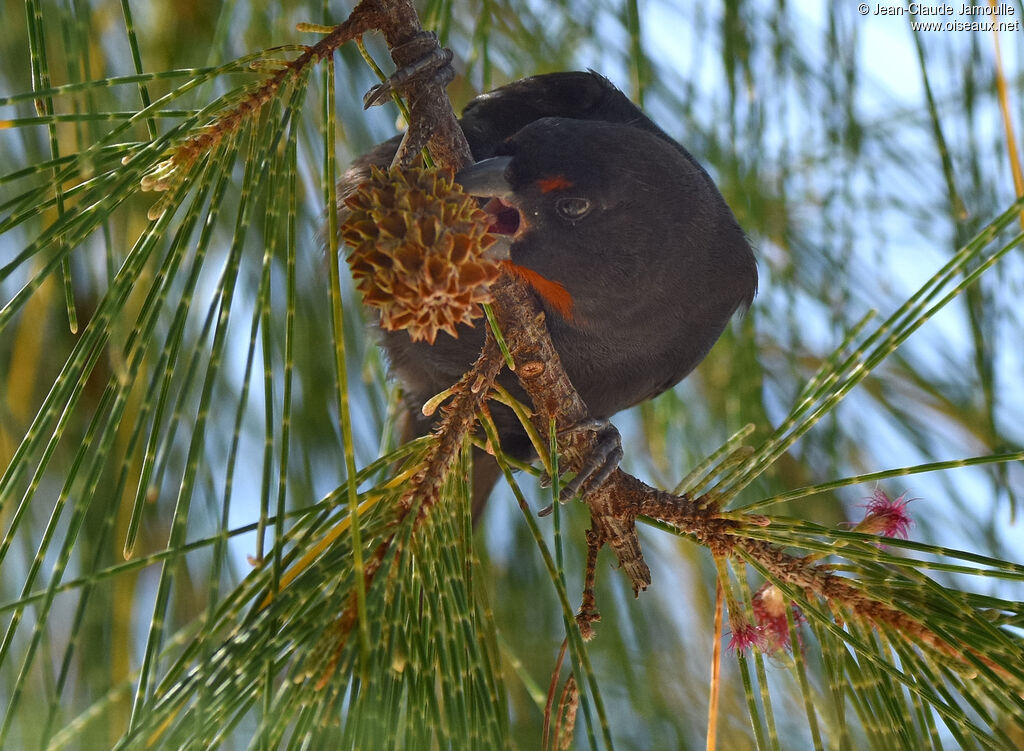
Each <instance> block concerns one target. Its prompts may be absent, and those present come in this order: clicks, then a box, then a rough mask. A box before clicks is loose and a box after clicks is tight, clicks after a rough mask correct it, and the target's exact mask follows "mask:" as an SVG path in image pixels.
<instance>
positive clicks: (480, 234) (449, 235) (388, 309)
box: [341, 167, 501, 344]
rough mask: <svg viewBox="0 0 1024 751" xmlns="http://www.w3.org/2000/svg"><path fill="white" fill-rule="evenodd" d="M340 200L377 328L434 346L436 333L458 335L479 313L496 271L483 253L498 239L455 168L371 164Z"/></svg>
mask: <svg viewBox="0 0 1024 751" xmlns="http://www.w3.org/2000/svg"><path fill="white" fill-rule="evenodd" d="M345 205H346V206H347V207H348V209H349V212H350V213H349V215H348V216H347V217H346V218H345V220H344V221H343V223H342V225H341V237H342V239H343V240H344V241H345V242H346V243H347V244H348V245H349V246H350V247H351V248H352V252H351V253H350V254H349V256H348V265H349V268H350V269H351V270H352V278H353V279H354V280H355V282H356V288H357V289H358V290H359V291H360V292H361V293H362V295H363V302H364V303H365V304H366V305H368V306H369V307H372V308H376V309H377V310H378V311H379V314H380V325H381V327H382V328H385V329H388V330H392V331H393V330H396V329H406V330H408V332H409V336H411V337H412V339H413V340H414V341H416V340H426V341H427V342H430V343H431V344H433V343H434V340H435V338H436V337H437V334H438V332H439V331H446V332H448V333H449V334H451V335H452V336H457V335H458V334H457V331H456V328H455V327H456V326H457V325H458V324H460V323H467V324H470V325H472V323H473V320H474V319H476V318H479V317H480V316H481V315H483V311H482V309H481V307H480V305H481V304H482V303H488V302H490V301H491V293H490V285H491V284H492V283H493V282H494V281H496V280H497V278H498V275H499V273H500V270H501V269H500V265H499V263H498V262H497V261H495V260H492V259H490V258H487V257H486V256H485V255H484V252H485V251H486V250H487V249H488V248H489V247H490V246H491V245H493V244H494V242H495V238H494V237H493V236H492V235H490V234H489V233H488V232H487V228H488V226H489V223H490V218H489V216H488V214H487V213H486V212H484V211H483V210H482V209H480V208H479V207H478V206H477V202H476V200H475V199H474V198H473V197H472V196H469V195H466V194H465V193H464V192H463V191H462V187H461V186H460V185H458V184H457V183H455V179H454V175H453V172H452V170H450V169H449V170H428V169H420V168H413V169H407V170H400V169H397V168H392V169H390V170H389V171H387V172H384V171H383V170H381V169H378V168H377V167H374V168H372V171H371V175H370V179H369V180H368V181H366V182H364V183H363V184H362V185H360V186H359V187H358V188H357V189H356V190H355V191H354V192H353V193H352V194H351V195H350V196H349V197H348V198H346V199H345Z"/></svg>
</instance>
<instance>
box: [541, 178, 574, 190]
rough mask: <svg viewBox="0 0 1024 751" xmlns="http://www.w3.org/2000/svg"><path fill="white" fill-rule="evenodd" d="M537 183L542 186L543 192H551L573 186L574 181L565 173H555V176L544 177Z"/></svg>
mask: <svg viewBox="0 0 1024 751" xmlns="http://www.w3.org/2000/svg"><path fill="white" fill-rule="evenodd" d="M537 185H538V186H539V187H540V192H541V193H550V192H551V191H553V190H565V189H566V188H571V187H572V182H571V181H569V180H568V179H567V178H566V177H565V175H555V176H554V177H542V178H541V179H540V180H538V181H537Z"/></svg>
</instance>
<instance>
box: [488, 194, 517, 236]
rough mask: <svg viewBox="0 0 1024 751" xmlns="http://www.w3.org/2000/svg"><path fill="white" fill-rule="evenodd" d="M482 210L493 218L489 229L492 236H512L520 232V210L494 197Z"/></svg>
mask: <svg viewBox="0 0 1024 751" xmlns="http://www.w3.org/2000/svg"><path fill="white" fill-rule="evenodd" d="M482 208H483V210H484V211H486V212H487V213H488V214H490V215H491V217H492V219H491V226H490V227H488V230H489V231H490V233H491V234H492V235H509V236H512V235H515V234H516V233H517V232H519V226H520V214H519V209H517V208H516V207H515V206H513V205H511V204H509V203H506V202H505V201H502V200H501V199H500V198H498V197H494V198H491V199H490V200H489V201H487V203H485V204H484V205H483V207H482Z"/></svg>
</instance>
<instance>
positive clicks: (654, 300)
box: [339, 71, 758, 518]
mask: <svg viewBox="0 0 1024 751" xmlns="http://www.w3.org/2000/svg"><path fill="white" fill-rule="evenodd" d="M459 122H460V125H461V127H462V130H463V132H464V133H465V135H466V139H467V141H468V143H469V146H470V150H471V151H472V154H473V158H474V160H475V164H473V165H471V166H469V167H468V168H466V169H464V170H462V171H461V172H459V173H458V174H457V175H456V181H458V182H460V183H461V184H462V185H463V187H464V188H465V190H466V192H467V193H470V194H471V195H474V196H478V197H479V199H480V202H481V205H482V206H483V208H484V210H485V211H487V212H488V214H490V217H491V218H490V221H491V226H490V232H491V233H492V234H496V235H500V236H504V239H505V241H506V244H507V252H508V259H507V260H506V261H505V262H504V267H505V269H506V271H508V272H510V273H512V274H513V275H515V276H517V277H519V278H520V279H522V280H523V281H524V282H525V283H526V284H527V285H529V288H530V290H531V291H532V292H533V293H534V294H535V295H536V298H537V300H538V303H539V305H540V307H541V308H542V309H543V311H544V313H545V318H546V324H547V327H548V330H549V332H550V335H551V340H552V343H553V345H554V347H555V349H556V351H557V352H558V354H559V356H560V358H561V360H562V364H563V366H564V367H565V370H566V372H567V374H568V376H569V379H570V381H571V382H572V384H573V386H574V387H575V388H576V390H577V391H578V393H579V395H580V397H581V398H582V400H583V402H584V403H585V404H586V406H587V411H588V416H589V418H590V419H592V420H594V421H605V420H608V419H609V418H611V417H612V416H613V415H614V414H616V413H617V412H620V411H621V410H624V409H627V408H629V407H632V406H634V405H637V404H640V403H641V402H645V401H647V400H649V399H653V398H654V397H656V396H658V395H659V394H661V393H662V392H664V391H665V390H667V389H670V388H672V387H673V386H675V385H676V384H677V383H679V382H680V381H681V380H682V379H683V378H685V377H686V376H687V375H688V374H689V373H691V372H692V371H693V369H694V368H695V367H696V366H697V365H698V364H699V363H700V362H701V361H702V360H703V359H704V357H705V356H706V355H707V354H708V352H709V350H710V349H711V347H712V345H713V344H714V343H715V342H716V341H717V340H718V339H719V337H720V336H721V334H722V332H723V331H724V330H725V328H726V326H727V325H728V323H729V321H730V319H731V318H732V317H733V315H734V314H735V313H736V312H737V311H740V310H746V309H747V308H748V307H749V306H750V304H751V303H752V300H753V298H754V295H755V294H756V291H757V280H758V275H757V263H756V260H755V256H754V253H753V250H752V248H751V246H750V243H749V242H748V240H747V237H746V235H745V234H744V232H743V230H742V229H741V227H740V225H739V223H738V222H737V220H736V217H735V216H734V214H733V212H732V210H731V209H730V208H729V206H728V205H727V203H726V201H725V199H724V198H723V196H722V194H721V192H720V191H719V190H718V188H717V187H716V186H715V183H714V182H713V180H712V179H711V177H710V176H709V174H708V173H707V171H706V170H705V169H704V168H703V167H702V166H701V165H700V163H699V162H698V161H697V160H696V159H695V158H694V157H693V155H691V154H690V152H689V151H687V150H686V149H685V148H684V147H683V146H682V145H681V144H680V143H678V142H677V141H675V140H674V139H673V138H672V137H670V136H669V135H668V134H667V133H666V132H665V131H664V130H662V129H661V128H659V127H658V126H657V125H656V124H655V123H654V122H653V121H652V120H651V119H650V118H649V117H648V116H647V115H646V114H644V113H643V111H642V110H641V109H640V108H639V107H638V106H637V105H635V104H634V103H633V102H632V101H630V99H629V98H628V97H627V96H626V95H625V94H624V93H623V92H622V91H620V90H619V89H618V88H616V87H615V85H614V84H612V83H611V81H609V80H608V79H607V78H605V77H604V76H602V75H600V74H598V73H596V72H594V71H570V72H557V73H547V74H542V75H536V76H531V77H529V78H524V79H521V80H518V81H514V82H512V83H509V84H507V85H504V86H501V87H499V88H496V89H494V90H493V91H489V92H486V93H484V94H481V95H479V96H477V97H476V98H474V99H473V100H471V101H470V102H469V103H468V104H467V105H466V107H465V108H464V110H463V112H462V116H461V118H460V121H459ZM399 142H400V137H396V138H393V139H391V140H389V141H385V142H384V143H381V144H378V145H377V146H376V147H374V148H373V149H371V150H370V151H369V152H367V153H366V154H365V155H363V156H362V157H360V158H359V159H357V160H356V161H355V162H354V163H353V164H352V166H351V167H350V168H349V169H348V171H347V172H346V173H345V174H344V175H343V177H342V179H341V181H340V182H339V195H340V196H341V200H344V198H345V196H347V195H348V194H350V193H351V192H352V191H354V190H355V189H356V187H357V186H358V185H359V184H360V183H362V182H363V181H365V180H366V178H367V177H368V175H369V172H370V168H371V166H374V165H376V166H384V167H386V166H387V165H388V164H389V163H390V161H391V158H392V157H393V156H394V154H395V152H396V151H397V149H398V146H399ZM456 333H457V334H458V336H454V337H453V336H451V335H450V334H448V333H445V332H442V333H440V334H439V335H438V336H437V338H436V339H435V341H434V342H433V343H432V344H431V343H427V342H425V341H413V340H412V339H411V338H410V336H409V335H408V333H406V332H405V331H402V330H398V331H384V330H381V331H380V332H379V334H380V343H381V345H382V347H383V349H384V350H385V352H386V355H387V359H388V362H389V366H390V372H391V374H392V375H393V376H394V377H395V378H396V379H397V381H398V382H399V383H400V385H401V387H402V390H403V393H404V403H405V407H406V409H407V414H406V419H405V426H404V428H403V433H404V435H405V437H406V438H410V437H414V436H416V435H423V434H426V433H427V432H428V431H429V430H431V429H432V428H433V427H434V424H435V423H434V421H433V420H434V419H436V418H428V417H425V416H423V414H422V411H421V408H422V406H423V404H424V402H425V401H427V400H428V399H430V398H431V397H433V396H434V395H436V394H438V393H439V392H441V391H443V390H445V389H446V388H448V387H450V386H451V385H452V384H453V383H455V382H456V381H458V380H459V378H460V377H461V376H462V374H463V373H465V371H467V370H468V369H469V368H470V366H471V365H472V363H473V362H474V360H475V359H476V357H477V355H478V354H479V352H480V349H481V347H482V345H483V341H484V326H483V325H481V324H479V323H477V324H476V325H474V326H470V325H466V324H462V325H460V326H459V327H458V329H457V331H456ZM499 383H501V385H503V386H504V387H505V388H507V389H508V390H509V391H510V392H511V393H512V395H513V396H516V397H517V398H519V399H521V400H523V401H525V402H526V403H527V404H528V403H529V401H528V399H527V398H526V394H525V392H524V391H523V390H522V388H521V387H520V386H519V384H518V382H517V380H516V377H515V375H514V373H511V372H507V371H505V372H503V373H502V374H501V375H500V376H499ZM491 414H492V417H493V419H494V422H495V425H496V427H497V429H498V436H499V439H500V443H501V449H502V451H503V452H505V453H506V454H508V455H510V456H513V457H515V458H517V459H521V460H524V461H531V460H533V459H535V456H534V451H533V448H532V445H531V443H530V441H529V439H528V438H527V435H526V432H525V431H524V430H523V428H522V426H521V424H520V423H519V420H518V419H517V418H516V417H515V415H514V414H513V413H512V411H511V410H510V409H508V408H506V407H504V406H503V405H500V404H494V405H493V406H492V407H491ZM498 477H499V470H498V468H497V464H496V463H495V461H494V460H493V458H491V457H488V456H487V455H486V454H485V453H484V452H483V451H480V450H476V452H475V454H474V470H473V478H472V481H473V499H472V507H473V512H474V518H477V517H478V515H479V513H480V512H481V510H482V508H483V506H484V503H485V502H486V500H487V497H488V496H489V494H490V491H491V489H492V487H493V485H494V484H495V483H496V481H497V479H498Z"/></svg>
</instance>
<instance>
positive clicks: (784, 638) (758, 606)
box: [751, 582, 804, 652]
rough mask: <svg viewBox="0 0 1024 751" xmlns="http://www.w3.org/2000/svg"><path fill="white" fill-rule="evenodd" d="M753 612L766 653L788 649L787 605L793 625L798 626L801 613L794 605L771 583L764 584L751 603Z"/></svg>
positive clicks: (801, 616)
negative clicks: (791, 613) (791, 614)
mask: <svg viewBox="0 0 1024 751" xmlns="http://www.w3.org/2000/svg"><path fill="white" fill-rule="evenodd" d="M751 605H752V606H753V610H754V618H755V620H757V624H758V628H759V629H760V630H761V633H762V635H763V636H764V640H765V646H766V647H767V651H769V652H775V651H778V650H780V649H789V646H790V644H789V622H788V621H787V620H786V607H787V605H788V606H789V607H790V608H791V609H792V612H793V623H794V624H799V623H800V622H801V621H802V620H803V618H804V615H803V613H801V612H800V608H798V607H797V606H796V603H790V602H789V601H788V600H787V599H786V596H785V595H784V594H782V590H780V589H779V588H778V587H776V586H775V585H774V584H772V583H771V582H767V583H765V585H764V586H763V587H761V588H760V589H759V590H757V592H755V593H754V597H753V599H752V601H751Z"/></svg>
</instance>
